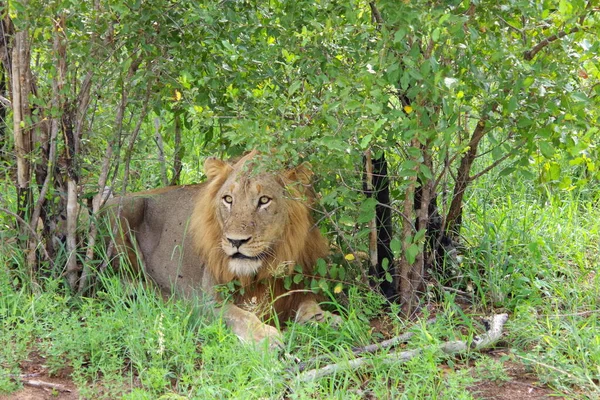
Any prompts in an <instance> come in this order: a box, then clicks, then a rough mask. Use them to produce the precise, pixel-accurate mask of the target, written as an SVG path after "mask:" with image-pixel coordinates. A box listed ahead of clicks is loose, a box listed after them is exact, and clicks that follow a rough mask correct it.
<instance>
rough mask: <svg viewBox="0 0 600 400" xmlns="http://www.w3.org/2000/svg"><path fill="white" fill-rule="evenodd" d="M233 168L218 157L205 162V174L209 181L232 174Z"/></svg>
mask: <svg viewBox="0 0 600 400" xmlns="http://www.w3.org/2000/svg"><path fill="white" fill-rule="evenodd" d="M232 170H233V168H232V167H231V165H229V164H227V163H226V162H225V161H223V160H219V159H218V158H216V157H209V158H207V159H206V161H204V173H205V174H206V176H207V177H208V179H213V178H216V177H217V176H220V175H223V174H227V173H229V172H231V171H232Z"/></svg>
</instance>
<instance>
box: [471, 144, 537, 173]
mask: <svg viewBox="0 0 600 400" xmlns="http://www.w3.org/2000/svg"><path fill="white" fill-rule="evenodd" d="M525 143H527V141H525V140H524V141H522V142H521V143H519V144H518V145H517V146H516V147H515V148H513V149H512V150H511V151H509V152H508V153H506V154H505V155H503V156H502V157H500V158H499V159H497V160H496V161H494V162H493V163H491V164H490V165H488V166H487V167H485V168H484V169H482V170H481V171H479V172H478V173H476V174H475V175H471V176H470V177H469V182H473V181H474V180H475V179H479V177H481V176H482V175H485V174H487V173H488V172H490V171H491V170H492V169H494V168H496V167H497V166H498V165H500V164H501V163H502V162H503V161H504V160H506V159H507V158H509V157H510V156H512V155H514V154H515V153H516V151H517V150H519V149H520V148H521V147H523V146H525Z"/></svg>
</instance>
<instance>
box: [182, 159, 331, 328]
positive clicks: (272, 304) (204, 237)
mask: <svg viewBox="0 0 600 400" xmlns="http://www.w3.org/2000/svg"><path fill="white" fill-rule="evenodd" d="M233 173H240V174H242V176H241V178H242V179H244V176H243V175H244V174H246V173H249V172H238V171H236V170H234V169H233V168H232V167H230V168H228V169H226V170H224V171H221V172H220V173H218V174H216V176H214V177H212V179H210V180H209V181H208V182H207V185H206V186H205V188H204V190H202V191H201V192H200V193H199V195H198V197H197V202H196V205H195V209H194V212H193V214H192V216H191V219H190V230H191V232H192V235H193V236H192V237H193V245H194V247H195V249H196V251H197V252H198V254H199V255H200V259H201V260H202V261H203V263H204V266H205V268H208V269H209V271H210V273H211V275H212V277H213V278H214V281H215V283H216V284H217V285H224V284H228V283H230V282H234V281H236V282H238V283H239V285H240V288H241V289H242V290H239V291H238V293H237V294H236V295H235V296H234V302H235V303H236V304H238V305H240V304H244V303H252V302H255V301H256V299H258V301H261V300H264V299H265V298H266V297H268V298H269V299H270V301H269V308H270V309H269V310H265V311H264V312H263V315H266V314H271V312H272V311H275V313H276V314H278V316H279V317H280V318H283V319H287V318H289V317H291V316H292V315H293V313H294V312H295V311H296V310H297V306H298V303H299V301H301V297H300V296H296V295H294V294H295V293H294V292H306V290H305V287H304V285H303V284H292V287H291V288H290V289H289V290H286V289H285V287H284V279H283V278H284V277H285V276H286V275H291V274H294V273H296V272H295V268H294V267H295V266H296V265H299V266H301V267H302V272H303V274H307V275H310V274H312V272H313V270H312V269H313V268H314V266H315V264H316V262H317V260H318V259H319V258H324V257H325V256H326V255H327V253H328V245H327V241H326V240H325V239H324V238H323V237H322V236H321V234H320V232H319V230H318V228H317V227H316V226H315V223H314V220H313V218H312V216H311V210H310V208H309V206H310V205H311V204H312V202H313V201H314V193H313V191H312V188H311V187H310V184H309V180H310V172H307V171H305V170H296V171H293V172H292V173H288V174H286V173H280V174H279V175H278V180H279V181H280V182H281V185H282V187H283V188H286V189H287V193H288V194H289V195H288V196H285V198H284V202H285V206H286V208H287V211H288V212H287V218H286V220H284V221H281V223H282V224H284V230H283V235H282V236H281V237H280V238H278V240H277V241H276V242H275V244H274V245H273V246H272V248H271V251H270V255H269V257H268V259H266V260H265V261H264V263H263V267H261V268H260V270H259V271H258V272H257V274H256V275H254V276H241V277H240V276H236V275H235V274H234V273H232V272H231V271H230V269H229V268H228V260H227V256H226V255H225V253H224V252H223V251H222V250H221V245H220V243H221V240H222V236H223V231H222V228H221V224H220V223H219V220H218V217H217V213H218V209H217V207H218V203H219V199H217V196H218V193H219V191H220V189H221V187H222V186H223V184H224V183H225V181H226V180H227V179H228V177H229V176H230V174H233Z"/></svg>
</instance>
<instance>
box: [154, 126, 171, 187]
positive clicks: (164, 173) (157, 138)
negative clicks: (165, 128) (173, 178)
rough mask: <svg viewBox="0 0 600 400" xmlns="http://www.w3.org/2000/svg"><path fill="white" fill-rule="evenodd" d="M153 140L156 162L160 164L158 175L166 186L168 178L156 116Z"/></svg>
mask: <svg viewBox="0 0 600 400" xmlns="http://www.w3.org/2000/svg"><path fill="white" fill-rule="evenodd" d="M154 141H155V142H156V147H158V162H159V164H160V177H161V180H162V183H163V186H167V185H168V184H169V180H168V179H167V165H166V161H165V149H164V146H163V139H162V135H161V134H160V119H158V117H156V118H154Z"/></svg>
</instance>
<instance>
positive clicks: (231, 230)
mask: <svg viewBox="0 0 600 400" xmlns="http://www.w3.org/2000/svg"><path fill="white" fill-rule="evenodd" d="M262 160H263V159H262V158H261V157H260V156H259V155H257V154H256V153H255V152H252V153H250V154H248V155H247V156H245V157H243V158H242V159H241V160H239V161H238V162H237V163H235V164H229V163H227V162H224V161H222V160H218V159H216V158H209V159H207V160H206V162H205V164H204V169H205V172H206V175H207V177H208V186H207V187H206V189H205V190H204V191H203V192H202V193H201V195H200V196H199V198H198V202H197V204H196V207H195V209H194V217H193V218H192V223H191V225H192V228H191V229H192V232H194V243H195V246H196V249H197V250H198V252H199V255H200V257H201V258H202V259H203V261H204V263H205V264H206V265H207V266H208V268H209V269H210V270H211V272H212V274H213V276H214V278H215V279H216V281H217V282H219V283H227V282H230V281H231V280H234V279H235V280H239V281H240V282H242V284H244V283H249V282H251V281H253V280H260V279H265V278H268V277H270V276H273V275H278V276H279V275H281V274H289V273H291V272H292V271H293V268H294V266H295V265H298V264H299V265H302V266H303V267H306V268H312V266H313V265H314V263H315V262H316V259H317V258H319V257H323V256H324V255H325V254H326V252H327V244H326V241H324V240H323V238H322V237H321V235H320V234H319V232H318V230H314V229H313V222H312V218H311V216H310V209H309V208H308V205H309V204H310V201H312V199H313V198H314V196H313V194H312V191H311V190H310V178H311V175H312V172H311V171H310V169H309V168H307V167H306V166H305V165H300V166H298V167H296V168H293V169H289V170H284V171H279V172H277V173H270V172H265V170H264V167H261V166H262ZM307 247H309V249H307Z"/></svg>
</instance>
